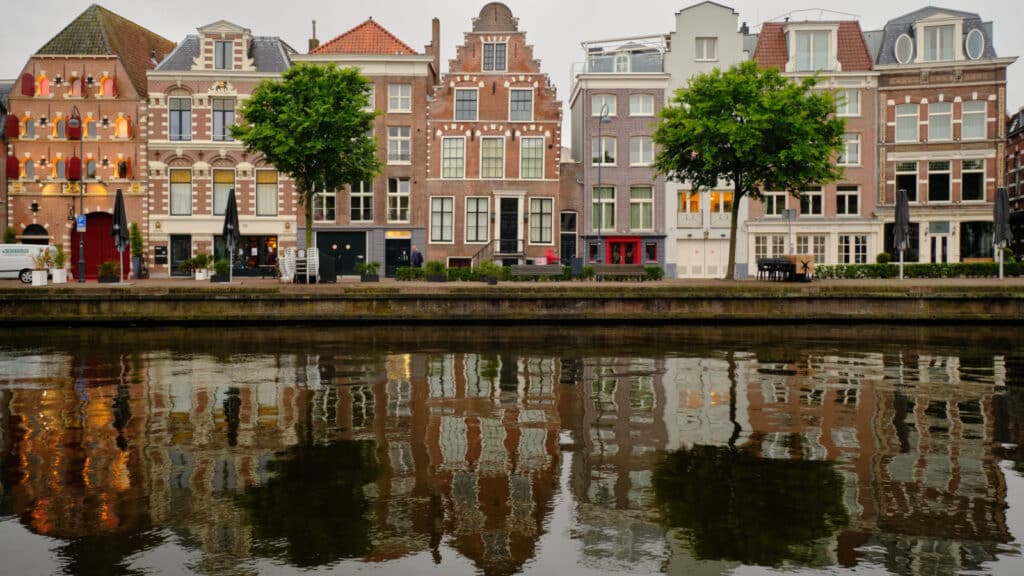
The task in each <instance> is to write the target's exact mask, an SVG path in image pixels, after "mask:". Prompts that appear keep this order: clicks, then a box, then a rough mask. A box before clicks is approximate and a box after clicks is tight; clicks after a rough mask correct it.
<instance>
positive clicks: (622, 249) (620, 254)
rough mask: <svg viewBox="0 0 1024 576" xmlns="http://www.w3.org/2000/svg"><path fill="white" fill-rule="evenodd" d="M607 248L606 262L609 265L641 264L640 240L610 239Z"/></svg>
mask: <svg viewBox="0 0 1024 576" xmlns="http://www.w3.org/2000/svg"><path fill="white" fill-rule="evenodd" d="M607 246H608V248H607V254H605V262H607V263H609V264H640V240H639V239H633V238H628V239H627V238H615V239H609V240H608V244H607Z"/></svg>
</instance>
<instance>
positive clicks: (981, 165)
mask: <svg viewBox="0 0 1024 576" xmlns="http://www.w3.org/2000/svg"><path fill="white" fill-rule="evenodd" d="M960 179H961V191H962V192H961V196H963V200H964V202H980V201H982V200H984V199H985V161H984V160H963V161H962V162H961V163H960Z"/></svg>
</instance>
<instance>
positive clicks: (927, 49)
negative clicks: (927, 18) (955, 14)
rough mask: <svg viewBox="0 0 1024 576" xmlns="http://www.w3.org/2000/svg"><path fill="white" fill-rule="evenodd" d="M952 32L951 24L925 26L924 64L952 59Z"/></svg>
mask: <svg viewBox="0 0 1024 576" xmlns="http://www.w3.org/2000/svg"><path fill="white" fill-rule="evenodd" d="M953 31H954V26H953V25H952V24H945V25H942V26H925V28H924V60H925V61H926V62H936V61H939V60H952V59H953Z"/></svg>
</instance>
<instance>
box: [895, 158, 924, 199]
mask: <svg viewBox="0 0 1024 576" xmlns="http://www.w3.org/2000/svg"><path fill="white" fill-rule="evenodd" d="M901 164H903V165H904V166H903V167H902V169H901V167H900V165H901ZM911 164H913V166H914V169H913V170H910V169H909V168H908V166H909V165H911ZM893 174H894V175H895V176H896V185H895V186H896V187H895V189H894V191H895V192H898V191H899V189H900V176H910V175H912V176H913V177H914V189H913V190H907V201H908V202H910V203H911V204H914V203H916V202H917V201H918V196H919V194H920V189H921V172H920V166H918V163H917V161H916V160H905V161H901V162H896V165H895V166H894V170H893ZM893 198H895V195H893Z"/></svg>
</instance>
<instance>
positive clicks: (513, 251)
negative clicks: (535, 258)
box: [473, 238, 524, 266]
mask: <svg viewBox="0 0 1024 576" xmlns="http://www.w3.org/2000/svg"><path fill="white" fill-rule="evenodd" d="M523 254H524V250H523V241H522V240H520V239H518V238H495V239H494V240H491V241H490V242H488V243H487V244H485V245H484V246H483V247H481V248H480V250H478V251H477V253H476V254H474V255H473V266H479V265H480V263H481V262H483V261H484V260H493V259H494V258H495V257H497V258H501V257H504V256H522V255H523Z"/></svg>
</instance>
